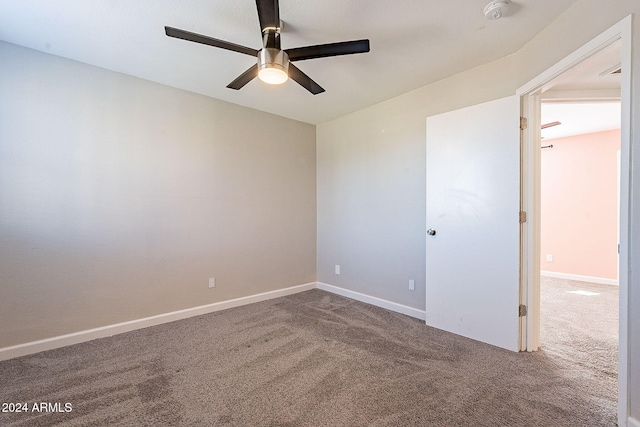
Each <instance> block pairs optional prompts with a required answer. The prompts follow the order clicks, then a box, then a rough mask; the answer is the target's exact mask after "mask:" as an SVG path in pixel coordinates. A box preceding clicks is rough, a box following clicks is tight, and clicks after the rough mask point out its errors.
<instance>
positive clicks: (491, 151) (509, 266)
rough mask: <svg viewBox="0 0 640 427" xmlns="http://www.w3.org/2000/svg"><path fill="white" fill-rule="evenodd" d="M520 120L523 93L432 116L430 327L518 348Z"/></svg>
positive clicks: (429, 160)
mask: <svg viewBox="0 0 640 427" xmlns="http://www.w3.org/2000/svg"><path fill="white" fill-rule="evenodd" d="M519 124H520V103H519V98H518V97H517V96H512V97H508V98H502V99H498V100H496V101H491V102H487V103H484V104H479V105H475V106H472V107H468V108H463V109H461V110H456V111H452V112H448V113H444V114H440V115H437V116H431V117H428V118H427V171H426V172H427V195H426V199H427V206H426V209H427V212H426V214H427V215H426V216H427V228H428V229H429V231H428V232H427V243H426V254H427V260H426V268H427V271H426V297H427V304H426V322H427V325H429V326H433V327H435V328H438V329H443V330H445V331H449V332H453V333H455V334H459V335H463V336H465V337H468V338H473V339H475V340H478V341H482V342H485V343H488V344H492V345H495V346H498V347H502V348H506V349H509V350H513V351H518V338H519V329H518V328H519V321H518V306H519V251H520V246H519V245H520V243H519V238H520V234H519V232H520V224H519V211H520V127H519ZM429 233H435V234H429Z"/></svg>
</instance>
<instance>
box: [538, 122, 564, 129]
mask: <svg viewBox="0 0 640 427" xmlns="http://www.w3.org/2000/svg"><path fill="white" fill-rule="evenodd" d="M561 124H562V123H560V122H551V123H545V124H543V125H542V126H540V129H546V128H550V127H553V126H558V125H561Z"/></svg>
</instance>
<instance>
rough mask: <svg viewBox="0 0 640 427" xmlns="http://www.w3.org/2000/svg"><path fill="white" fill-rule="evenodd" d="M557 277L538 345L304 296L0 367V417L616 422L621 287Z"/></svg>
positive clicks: (106, 422)
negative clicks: (23, 406) (484, 337)
mask: <svg viewBox="0 0 640 427" xmlns="http://www.w3.org/2000/svg"><path fill="white" fill-rule="evenodd" d="M556 282H557V283H551V284H549V283H545V284H544V286H543V289H544V292H543V308H544V309H545V312H544V314H543V318H544V325H543V333H544V336H543V337H544V338H543V339H545V346H544V350H543V351H540V352H538V353H530V354H527V353H520V354H517V353H512V352H509V351H506V350H501V349H498V348H495V347H492V346H489V345H484V344H481V343H478V342H475V341H472V340H469V339H465V338H462V337H458V336H455V335H452V334H448V333H445V332H442V331H439V330H435V329H432V328H428V327H426V326H425V325H424V324H423V323H422V322H421V321H418V320H416V319H413V318H409V317H406V316H403V315H400V314H396V313H393V312H389V311H386V310H384V309H380V308H377V307H373V306H370V305H366V304H363V303H359V302H356V301H353V300H350V299H347V298H343V297H340V296H336V295H333V294H329V293H326V292H323V291H320V290H312V291H308V292H304V293H301V294H297V295H292V296H288V297H284V298H279V299H276V300H271V301H266V302H262V303H257V304H253V305H249V306H244V307H238V308H233V309H230V310H225V311H221V312H217V313H213V314H210V315H205V316H199V317H195V318H191V319H186V320H181V321H178V322H173V323H170V324H165V325H160V326H156V327H151V328H146V329H143V330H139V331H134V332H130V333H126V334H122V335H118V336H114V337H111V338H105V339H99V340H94V341H91V342H87V343H83V344H78V345H74V346H69V347H65V348H60V349H56V350H51V351H46V352H42V353H39V354H34V355H31V356H25V357H21V358H16V359H12V360H8V361H4V362H0V379H1V383H0V397H1V399H2V402H26V403H27V404H28V405H29V412H28V413H1V414H0V425H3V426H52V425H64V426H112V425H113V426H161V425H168V426H172V425H175V426H469V425H474V426H529V425H530V426H576V425H579V426H613V425H615V420H616V399H617V397H616V381H617V379H616V351H617V337H616V331H617V329H616V327H615V323H616V321H617V303H614V300H616V301H617V293H616V294H615V295H614V292H612V291H617V290H616V289H615V288H610V287H604V288H605V289H604V290H603V289H601V288H602V287H597V292H599V293H600V296H591V297H585V296H580V295H575V294H569V293H567V292H566V291H567V290H574V289H585V290H592V291H594V292H596V290H595V289H596V288H595V287H594V285H589V284H582V283H577V284H576V282H574V283H570V282H566V281H556ZM578 297H580V298H578ZM603 300H606V303H607V304H609V303H611V305H612V308H607V307H606V306H605V304H604V303H603V302H598V301H603ZM582 304H588V305H591V306H590V307H587V306H585V307H587V308H582V307H583V306H582ZM545 307H547V308H548V309H547V308H545ZM570 311H578V312H579V313H578V314H579V315H581V316H582V317H583V318H582V319H580V320H579V321H577V322H576V321H573V320H569V319H570V318H571V315H570V313H569V312H570ZM603 311H604V313H603ZM614 311H616V312H615V313H614ZM574 314H575V313H574ZM39 402H48V403H51V404H52V406H53V407H52V408H49V409H56V410H62V411H64V409H65V408H64V404H65V403H70V404H71V411H70V412H50V413H39V412H32V411H31V409H32V405H33V404H34V403H39ZM56 403H59V407H58V408H56V406H55V405H56Z"/></svg>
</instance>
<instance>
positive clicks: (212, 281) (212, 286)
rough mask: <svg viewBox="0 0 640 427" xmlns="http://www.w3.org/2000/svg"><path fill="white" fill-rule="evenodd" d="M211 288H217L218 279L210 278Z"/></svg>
mask: <svg viewBox="0 0 640 427" xmlns="http://www.w3.org/2000/svg"><path fill="white" fill-rule="evenodd" d="M209 287H210V288H215V287H216V278H215V277H209Z"/></svg>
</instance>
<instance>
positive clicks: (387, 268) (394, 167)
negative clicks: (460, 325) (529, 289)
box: [317, 0, 640, 420]
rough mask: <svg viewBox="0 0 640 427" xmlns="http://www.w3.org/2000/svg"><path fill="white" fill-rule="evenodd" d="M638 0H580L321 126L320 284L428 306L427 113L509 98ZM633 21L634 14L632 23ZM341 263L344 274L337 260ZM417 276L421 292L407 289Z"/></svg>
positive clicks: (638, 34)
mask: <svg viewBox="0 0 640 427" xmlns="http://www.w3.org/2000/svg"><path fill="white" fill-rule="evenodd" d="M634 12H640V1H638V0H632V1H619V2H617V1H616V2H608V3H607V7H606V8H603V7H602V2H601V1H596V0H578V1H577V2H576V3H575V4H574V5H573V6H572V7H571V8H570V9H569V10H568V11H567V12H566V13H564V14H562V15H561V16H559V17H558V19H557V20H556V21H555V22H553V23H551V24H550V25H549V26H548V27H547V28H545V30H543V31H542V32H541V33H540V34H539V35H538V36H536V37H535V38H534V39H533V40H531V42H529V43H528V44H527V45H526V46H525V47H523V48H522V49H521V50H520V51H518V52H516V53H514V54H513V55H510V56H508V57H505V58H503V59H501V60H498V61H494V62H492V63H489V64H486V65H484V66H481V67H477V68H474V69H471V70H468V71H466V72H463V73H461V74H458V75H455V76H451V77H449V78H446V79H444V80H441V81H439V82H436V83H433V84H430V85H428V86H425V87H422V88H420V89H417V90H415V91H412V92H409V93H407V94H404V95H401V96H399V97H397V98H394V99H391V100H388V101H386V102H383V103H380V104H377V105H374V106H372V107H370V108H367V109H364V110H361V111H358V112H355V113H353V114H350V115H348V116H344V117H341V118H338V119H336V120H333V121H330V122H327V123H323V124H320V125H319V126H318V131H317V153H318V154H317V158H318V272H317V275H318V281H320V282H326V283H329V284H333V285H336V286H340V287H344V288H347V289H350V290H353V291H357V292H361V293H364V294H368V295H371V296H375V297H379V298H383V299H386V300H390V301H393V302H396V303H400V304H405V305H409V306H411V307H414V308H417V309H422V310H424V307H425V294H424V286H425V284H424V270H425V211H424V206H425V204H426V202H427V201H426V199H425V139H426V130H425V128H426V125H425V120H426V117H427V116H430V115H434V114H438V113H442V112H446V111H449V110H453V109H456V108H461V107H465V106H470V105H474V104H477V103H480V102H484V101H490V100H494V99H498V98H501V97H505V96H508V95H513V94H515V93H516V90H517V89H518V88H519V87H520V86H522V85H524V84H525V83H527V82H529V81H530V80H531V79H533V78H534V77H536V76H537V75H539V74H540V73H542V72H544V71H545V70H546V69H548V68H549V67H551V66H552V65H554V64H555V63H557V62H558V61H560V60H561V59H563V58H564V57H566V56H567V55H569V54H571V53H572V52H574V51H575V50H576V49H578V48H580V47H581V46H583V45H584V44H586V43H587V42H589V41H590V40H592V39H593V38H595V37H596V36H597V35H599V34H601V33H602V32H604V31H605V30H607V29H608V28H610V27H611V26H613V25H615V24H616V23H618V22H619V21H621V20H622V19H624V18H625V17H626V16H628V15H629V14H631V13H634ZM634 23H637V20H636V21H634ZM633 40H634V43H633V69H632V74H633V77H632V78H633V93H632V112H633V113H632V114H633V117H632V123H640V89H638V88H640V72H639V71H637V70H640V28H639V26H638V25H634V33H633ZM632 138H633V143H632V150H633V153H632V164H633V165H634V173H633V182H632V183H631V185H632V196H631V197H632V198H631V200H632V201H631V204H632V211H633V212H632V217H633V218H640V141H637V139H638V138H639V133H638V132H637V131H636V129H635V126H634V125H632ZM631 228H632V239H631V248H630V249H631V253H630V259H631V270H632V276H631V278H630V286H631V289H630V295H629V300H630V301H629V305H630V307H631V309H630V321H629V325H630V326H629V328H630V331H629V334H630V340H629V345H630V351H631V353H630V357H629V360H630V361H631V362H632V364H631V366H630V375H631V379H630V388H631V395H630V399H629V401H630V402H631V411H632V412H631V413H632V414H633V416H634V417H635V418H636V419H639V420H640V364H639V363H638V362H637V361H638V360H640V309H638V307H640V277H638V276H637V274H636V273H633V271H640V222H639V221H637V220H635V222H633V223H632V224H631ZM335 264H340V265H341V269H342V271H341V275H339V276H338V275H335V274H334V270H333V268H334V267H333V266H334V265H335ZM409 278H415V279H416V290H415V291H410V290H409V289H408V286H407V280H408V279H409Z"/></svg>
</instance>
